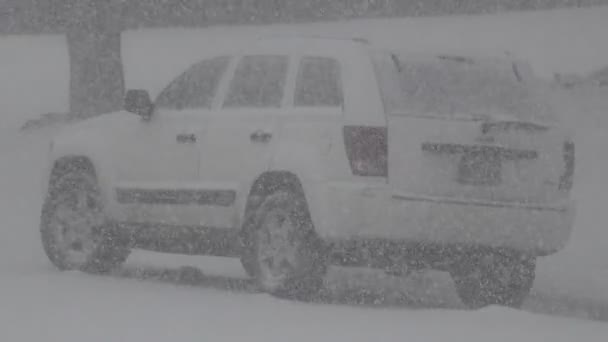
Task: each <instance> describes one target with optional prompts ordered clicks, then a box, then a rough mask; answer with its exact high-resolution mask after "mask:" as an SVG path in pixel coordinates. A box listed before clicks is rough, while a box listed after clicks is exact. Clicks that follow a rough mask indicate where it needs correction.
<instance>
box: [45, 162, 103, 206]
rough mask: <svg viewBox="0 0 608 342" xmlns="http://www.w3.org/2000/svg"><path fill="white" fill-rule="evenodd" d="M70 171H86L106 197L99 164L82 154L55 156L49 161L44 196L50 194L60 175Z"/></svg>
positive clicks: (101, 193)
mask: <svg viewBox="0 0 608 342" xmlns="http://www.w3.org/2000/svg"><path fill="white" fill-rule="evenodd" d="M70 172H86V173H89V174H90V175H91V176H92V177H94V179H95V181H96V182H97V184H98V186H99V192H100V195H101V196H102V198H103V199H106V198H107V197H106V196H107V193H106V191H105V189H106V187H105V186H104V184H105V183H106V180H105V178H104V177H103V174H101V170H100V169H99V165H98V164H97V163H96V162H95V160H94V159H93V158H91V157H90V156H87V155H83V154H69V155H62V156H58V157H56V158H55V159H54V160H53V161H52V162H51V163H50V170H49V172H48V175H47V180H46V182H45V187H46V188H45V196H46V195H48V194H50V192H51V191H52V190H53V188H54V184H55V183H56V182H57V181H58V180H59V179H60V177H61V176H62V175H65V174H67V173H70Z"/></svg>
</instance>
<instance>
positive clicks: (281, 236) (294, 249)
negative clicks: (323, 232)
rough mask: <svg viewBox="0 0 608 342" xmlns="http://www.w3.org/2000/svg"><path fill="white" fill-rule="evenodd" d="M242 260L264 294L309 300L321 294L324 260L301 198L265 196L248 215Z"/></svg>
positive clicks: (286, 194) (289, 195)
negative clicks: (248, 221) (248, 223)
mask: <svg viewBox="0 0 608 342" xmlns="http://www.w3.org/2000/svg"><path fill="white" fill-rule="evenodd" d="M241 261H242V263H243V267H244V268H245V270H248V272H251V274H252V276H253V278H254V279H255V282H256V284H257V286H258V287H259V288H260V289H261V290H263V291H265V292H267V293H270V294H273V295H275V296H279V297H286V298H292V299H300V300H310V299H311V298H313V297H314V296H315V295H317V294H318V293H319V292H320V291H321V289H322V287H323V276H324V275H325V273H326V266H325V258H324V253H323V249H322V244H321V243H320V241H319V239H318V238H317V237H316V235H315V233H314V230H313V227H312V222H311V220H310V216H309V213H308V209H307V205H306V203H305V200H304V199H303V198H302V196H296V195H293V194H290V193H289V192H284V191H279V192H276V193H274V194H272V195H269V196H268V197H266V199H265V200H264V201H263V203H262V204H261V205H260V206H259V208H258V209H256V210H255V212H254V213H253V215H252V216H251V221H250V226H249V227H248V228H247V231H246V234H245V250H244V253H243V257H242V259H241Z"/></svg>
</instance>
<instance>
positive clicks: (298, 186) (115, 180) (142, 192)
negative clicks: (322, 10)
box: [41, 37, 574, 307]
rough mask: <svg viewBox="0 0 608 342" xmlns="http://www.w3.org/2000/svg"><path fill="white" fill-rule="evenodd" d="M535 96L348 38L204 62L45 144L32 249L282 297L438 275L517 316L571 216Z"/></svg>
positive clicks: (558, 153) (297, 42)
mask: <svg viewBox="0 0 608 342" xmlns="http://www.w3.org/2000/svg"><path fill="white" fill-rule="evenodd" d="M535 84H536V82H535V79H534V77H533V76H532V74H531V72H530V68H529V67H527V65H526V64H524V63H521V62H519V61H515V60H507V59H490V58H477V59H476V58H468V57H461V56H449V55H445V56H443V55H432V54H429V55H418V54H409V53H395V52H391V51H386V50H382V49H378V48H374V47H373V46H372V45H371V44H369V43H367V42H364V41H361V40H355V39H353V40H351V39H333V38H315V37H288V38H280V37H279V38H266V39H260V40H257V41H254V42H252V43H251V44H250V45H249V46H246V47H244V48H242V49H239V50H236V51H215V52H214V54H213V55H210V56H207V57H205V58H203V59H201V60H200V61H199V62H197V63H196V64H194V65H192V66H191V67H190V68H188V69H187V70H186V71H185V72H184V73H182V74H181V75H179V76H177V77H176V78H175V79H174V80H173V81H171V82H170V83H169V85H168V86H167V87H166V88H165V89H164V90H163V91H162V92H161V93H160V94H159V95H158V97H157V98H156V100H155V101H154V102H152V101H151V100H150V98H149V96H148V93H147V92H146V91H143V90H131V91H128V92H127V95H126V99H125V111H121V112H118V113H112V114H106V115H101V116H98V117H96V118H93V119H89V120H85V121H84V122H80V123H77V124H75V125H73V126H71V127H68V128H67V129H66V131H65V132H63V133H62V134H60V135H58V136H57V137H55V138H54V139H53V140H52V143H51V147H50V159H49V164H48V170H47V172H46V175H47V176H46V177H47V178H46V180H45V184H48V188H45V189H44V193H45V194H46V197H45V198H46V199H45V201H44V205H43V209H42V220H41V233H42V240H43V245H44V248H45V251H46V252H47V254H48V257H49V258H50V260H51V261H52V262H53V263H54V264H55V265H56V266H57V267H59V268H60V269H80V270H86V271H95V272H104V271H108V270H110V269H111V268H113V267H116V266H118V265H119V264H120V263H122V262H123V261H124V260H125V259H126V258H127V256H128V254H129V250H130V249H133V248H140V249H148V250H155V251H161V252H167V253H181V254H200V255H214V256H223V257H238V258H241V260H242V263H243V266H244V268H245V270H246V271H247V272H248V274H250V275H251V276H252V277H253V278H254V279H255V280H256V282H257V284H258V285H259V286H260V287H261V288H262V289H264V290H266V291H268V292H270V293H283V294H289V295H298V294H300V295H301V294H311V293H314V292H315V291H317V290H319V287H320V286H321V285H322V277H323V275H324V273H325V271H326V266H327V265H329V264H334V265H341V266H367V267H374V268H381V269H384V270H386V271H387V272H391V273H393V274H406V273H407V272H408V271H409V270H415V269H438V270H444V271H448V272H450V274H451V275H452V277H453V279H454V281H455V284H456V288H457V290H458V293H459V295H460V297H461V299H462V300H463V302H464V303H465V304H467V305H469V306H470V307H481V306H485V305H489V304H501V305H511V306H518V305H520V304H521V302H522V301H523V299H524V298H525V296H526V295H527V293H528V292H529V290H530V288H531V286H532V283H533V280H534V272H535V261H536V257H537V256H545V255H549V254H552V253H555V252H557V251H559V250H560V249H562V248H563V247H564V246H565V245H566V243H567V241H568V239H569V237H570V233H571V229H572V225H573V217H574V205H573V203H572V202H571V200H570V190H571V187H572V179H573V173H574V144H573V143H572V141H571V140H570V138H569V135H568V133H567V132H566V130H564V129H563V128H562V127H560V126H559V124H558V122H557V121H556V120H555V119H554V115H553V113H552V110H551V107H550V106H549V105H548V104H547V103H546V101H545V100H544V99H543V98H542V96H541V95H540V92H539V91H538V89H537V87H536V85H535ZM134 114H136V115H134Z"/></svg>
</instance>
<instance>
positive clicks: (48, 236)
mask: <svg viewBox="0 0 608 342" xmlns="http://www.w3.org/2000/svg"><path fill="white" fill-rule="evenodd" d="M110 228H111V227H110V226H109V225H108V223H107V220H106V219H105V215H104V211H103V203H102V200H101V198H100V195H99V189H98V185H97V182H96V179H95V176H93V175H92V174H91V173H89V172H69V173H67V174H64V175H61V176H60V178H59V179H58V180H57V181H56V182H53V184H52V187H51V189H49V193H48V195H47V197H46V199H45V201H44V204H43V208H42V215H41V220H40V233H41V239H42V246H43V248H44V251H45V253H46V255H47V257H48V258H49V260H50V261H51V262H52V263H53V264H54V265H55V266H56V267H57V268H58V269H60V270H80V271H84V272H88V273H106V272H109V271H111V270H112V269H114V268H115V267H118V266H119V265H121V264H122V263H123V262H124V261H125V260H126V259H127V257H128V256H129V253H130V250H129V248H128V247H127V244H126V242H125V241H124V240H123V241H121V240H120V239H118V237H117V236H116V235H115V233H114V232H113V231H112V229H110Z"/></svg>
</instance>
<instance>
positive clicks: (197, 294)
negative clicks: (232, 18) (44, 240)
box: [0, 7, 608, 342]
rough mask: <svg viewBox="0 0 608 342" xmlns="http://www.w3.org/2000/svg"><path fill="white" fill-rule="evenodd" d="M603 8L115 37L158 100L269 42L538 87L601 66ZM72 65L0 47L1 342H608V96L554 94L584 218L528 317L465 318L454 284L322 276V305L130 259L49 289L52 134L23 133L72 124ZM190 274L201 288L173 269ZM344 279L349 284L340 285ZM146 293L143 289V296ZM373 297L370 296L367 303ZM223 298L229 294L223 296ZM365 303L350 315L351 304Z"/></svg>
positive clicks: (606, 14)
mask: <svg viewBox="0 0 608 342" xmlns="http://www.w3.org/2000/svg"><path fill="white" fill-rule="evenodd" d="M606 18H608V7H603V8H595V9H582V10H557V11H550V12H539V13H527V14H506V15H500V16H483V17H453V18H428V19H422V18H420V19H407V20H401V19H399V20H366V21H353V22H345V23H340V24H315V25H297V26H296V25H294V26H271V27H254V28H212V29H208V30H177V29H176V30H153V31H136V32H129V33H127V34H125V36H124V51H123V56H124V61H125V65H126V81H127V85H128V86H129V87H145V88H147V89H149V90H150V91H151V92H152V93H153V94H154V93H156V92H157V91H159V90H160V88H161V87H162V86H163V84H164V83H165V82H167V81H168V80H169V79H170V78H171V77H173V76H174V75H175V74H177V73H178V72H180V71H181V70H182V69H183V68H184V67H185V66H186V65H188V64H189V63H191V62H193V61H194V60H195V59H196V57H197V55H199V54H201V53H204V52H205V51H208V50H209V49H212V48H214V47H216V46H218V45H219V44H227V45H234V44H239V43H240V42H244V41H246V40H248V39H250V38H251V37H253V36H258V35H261V34H265V33H274V32H279V33H281V34H285V33H289V32H305V33H309V34H324V33H327V34H334V35H339V34H352V35H357V36H363V37H369V38H371V39H372V40H373V41H375V42H379V43H380V44H382V45H389V46H394V47H398V48H403V49H411V50H429V49H430V50H439V49H442V48H446V49H449V50H468V49H472V50H482V51H483V52H484V53H495V54H502V53H504V51H505V50H508V51H510V52H511V53H513V54H515V55H517V56H519V57H523V58H525V59H527V60H529V61H530V62H531V63H532V66H533V67H534V68H535V70H536V71H537V72H538V73H539V74H540V75H541V76H543V77H547V78H550V77H552V73H553V72H567V73H571V72H574V73H586V72H588V71H591V70H593V69H597V68H599V67H602V66H605V65H608V38H607V36H606V32H608V21H607V20H606ZM67 89H68V63H67V52H66V49H65V40H64V38H63V37H60V36H46V37H0V158H1V159H0V217H1V218H2V223H1V224H0V340H1V341H41V340H44V341H87V342H89V341H123V340H124V341H146V342H153V341H166V340H173V341H200V340H205V341H207V340H208V341H217V340H227V341H234V340H239V339H243V338H245V339H248V340H253V341H258V340H259V341H275V340H276V341H283V340H286V339H289V340H294V341H298V340H302V341H304V340H306V341H308V340H321V341H326V340H327V341H342V340H344V341H347V340H348V341H369V340H373V339H374V340H405V339H407V340H408V341H445V340H449V341H461V340H462V341H465V340H466V341H487V340H492V341H514V340H517V341H533V340H543V341H545V340H546V341H572V340H577V339H578V340H580V339H583V340H585V341H605V340H606V336H608V324H606V323H604V322H592V321H587V320H582V319H580V318H581V317H582V318H598V319H604V320H608V226H607V224H606V222H608V210H606V208H607V207H606V203H608V182H606V181H605V175H606V174H608V89H606V88H604V89H603V90H601V89H597V88H596V89H593V88H586V89H577V90H572V91H566V90H557V91H556V93H555V95H554V96H555V100H556V101H560V103H561V104H562V108H563V109H564V114H566V115H565V117H566V120H567V121H568V122H569V124H571V125H572V127H573V128H574V129H575V133H576V143H577V174H576V180H575V192H574V195H575V197H576V198H577V200H578V201H579V213H578V217H577V220H576V228H575V231H574V233H573V236H572V240H571V243H570V244H569V246H568V248H566V249H565V250H564V251H562V252H560V253H558V254H556V255H553V256H551V257H548V258H543V259H542V260H541V261H540V263H539V267H538V278H537V281H536V283H535V290H534V293H533V294H532V296H531V297H530V299H529V300H528V301H527V302H526V304H525V305H524V306H525V309H526V310H528V311H532V312H540V313H544V314H547V313H555V314H563V315H568V316H576V318H573V317H570V318H561V317H549V316H546V315H539V314H534V313H530V312H526V311H516V310H510V309H504V308H496V307H492V308H487V309H484V310H481V311H476V312H471V311H464V310H461V309H462V306H461V304H460V303H459V301H458V299H457V297H456V295H455V293H454V290H453V288H452V284H451V281H450V280H449V277H447V276H446V275H445V274H442V273H439V272H430V273H428V274H418V275H414V276H412V277H410V278H408V279H397V278H388V277H383V278H382V279H381V280H380V279H379V278H376V277H377V276H378V274H377V273H375V272H360V271H358V270H355V271H351V270H342V269H337V270H332V272H331V273H330V275H329V276H328V280H327V282H328V286H329V288H330V290H331V292H332V296H330V297H328V298H327V299H326V302H329V303H330V304H327V303H298V302H288V301H282V300H279V299H275V298H272V297H269V296H267V295H264V294H259V293H255V291H253V290H252V289H251V287H250V285H249V283H248V282H247V281H245V280H243V271H242V269H241V268H240V266H239V264H238V262H237V261H234V260H222V259H212V258H198V257H181V256H164V255H158V254H153V253H143V252H141V253H135V254H134V255H133V256H132V257H131V258H130V259H129V261H128V263H127V265H126V267H125V268H124V269H122V270H120V271H118V272H117V273H116V274H115V275H114V276H108V277H96V276H90V275H84V274H81V273H77V272H74V273H60V272H58V271H56V270H55V269H54V268H52V267H51V266H50V264H49V263H48V262H47V260H46V257H45V256H44V254H43V252H42V248H41V246H40V242H39V237H38V232H37V230H38V222H39V220H38V219H39V208H40V203H41V202H40V201H41V199H40V191H39V189H40V188H41V186H42V184H41V183H40V178H41V166H42V165H43V163H44V162H45V160H44V152H45V150H46V148H47V142H48V137H49V135H50V134H52V132H53V131H54V130H55V128H53V127H48V128H44V129H40V130H32V131H28V132H20V131H19V127H20V126H21V125H22V124H23V123H24V122H25V121H26V120H28V119H32V118H34V117H37V116H38V115H39V114H40V113H44V112H60V111H65V110H66V108H67ZM185 265H192V266H196V267H199V268H200V269H201V270H202V271H203V272H205V275H208V276H204V277H203V276H201V275H200V274H198V273H197V272H195V271H193V270H184V269H180V267H181V266H185ZM345 275H346V276H345ZM142 278H144V279H145V280H141V279H142ZM365 287H369V288H371V289H372V291H371V293H365V292H364V291H363V289H364V288H365ZM226 288H227V289H228V290H226ZM354 298H356V299H359V300H362V301H363V302H364V303H363V304H359V305H353V301H354V300H353V299H354Z"/></svg>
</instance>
